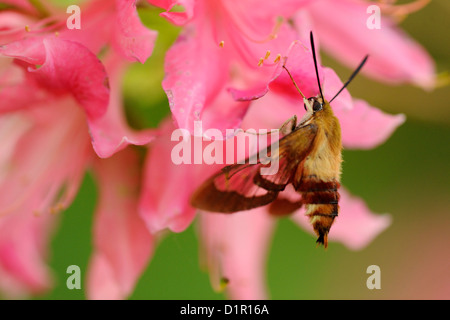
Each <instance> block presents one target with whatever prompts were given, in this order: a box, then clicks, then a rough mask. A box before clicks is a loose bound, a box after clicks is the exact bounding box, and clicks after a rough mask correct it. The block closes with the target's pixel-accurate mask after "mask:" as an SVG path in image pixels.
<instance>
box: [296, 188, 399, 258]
mask: <svg viewBox="0 0 450 320" xmlns="http://www.w3.org/2000/svg"><path fill="white" fill-rule="evenodd" d="M339 194H340V195H341V199H340V201H339V206H340V209H339V216H338V217H337V218H336V220H335V222H334V224H333V226H332V227H331V230H330V235H329V239H330V240H331V241H339V242H342V243H343V244H344V245H345V246H347V247H348V248H349V249H352V250H360V249H363V248H365V247H366V246H368V245H369V244H370V242H372V241H373V240H374V239H375V237H376V236H378V235H379V234H380V233H381V232H383V231H384V230H385V229H386V228H387V227H389V225H390V224H391V217H390V215H388V214H383V215H375V214H373V213H372V212H371V211H370V210H369V209H368V208H367V206H366V204H365V203H364V201H363V200H361V199H360V198H357V197H355V196H352V195H351V194H349V192H348V191H347V190H345V189H344V188H341V189H339ZM292 219H293V220H294V221H295V222H296V223H298V224H299V225H300V226H301V227H302V228H304V229H306V230H307V231H308V232H310V233H311V234H313V233H314V232H313V230H312V227H311V224H310V223H309V218H308V217H306V216H305V214H304V210H303V209H301V210H299V212H297V213H296V214H295V215H293V216H292Z"/></svg>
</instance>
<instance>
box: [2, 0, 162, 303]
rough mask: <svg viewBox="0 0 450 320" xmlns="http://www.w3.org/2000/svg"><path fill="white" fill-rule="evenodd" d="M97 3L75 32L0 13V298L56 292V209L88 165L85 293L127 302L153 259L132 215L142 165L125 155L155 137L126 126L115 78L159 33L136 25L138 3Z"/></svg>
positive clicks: (53, 20) (53, 22)
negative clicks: (91, 200)
mask: <svg viewBox="0 0 450 320" xmlns="http://www.w3.org/2000/svg"><path fill="white" fill-rule="evenodd" d="M102 4H103V5H105V4H106V3H105V1H95V2H91V3H89V4H88V5H89V7H86V10H85V11H83V13H84V14H86V16H88V17H89V16H91V17H94V16H96V17H98V19H90V20H89V19H88V20H86V24H83V25H82V29H81V30H80V31H79V32H78V33H77V32H76V31H74V30H72V31H67V30H66V29H64V27H65V18H66V15H64V16H58V14H57V13H55V15H54V16H53V17H50V18H45V19H44V20H39V18H37V16H38V14H36V13H35V12H34V11H33V10H30V12H29V13H28V15H24V14H19V13H15V14H14V15H10V13H9V12H2V13H0V16H3V15H8V16H9V17H10V18H11V20H10V22H11V24H9V25H6V26H5V27H3V28H2V31H1V32H0V34H1V33H6V34H7V35H8V36H10V38H8V40H10V41H9V42H2V45H1V46H0V57H1V58H2V59H1V60H0V83H1V87H2V90H1V91H0V123H1V125H2V126H1V129H0V140H1V141H2V144H1V146H0V149H1V150H0V154H1V156H0V191H1V195H0V208H1V209H0V277H1V281H0V290H2V291H4V292H5V293H6V294H8V295H27V294H30V293H31V294H36V293H40V292H42V291H43V290H46V289H49V288H50V287H51V271H50V270H49V269H48V267H47V266H46V259H47V256H48V252H47V250H48V248H47V247H48V241H49V239H50V236H51V233H52V231H53V230H54V228H55V227H56V226H57V222H58V220H59V218H60V217H59V216H58V215H56V214H55V213H57V212H59V211H61V210H63V209H65V208H66V207H67V206H68V205H70V203H71V202H72V200H73V198H74V196H75V194H76V192H77V190H78V188H79V185H80V183H81V180H82V178H83V176H84V173H85V171H86V170H87V169H89V168H93V169H94V171H95V173H96V176H97V178H98V181H99V187H100V201H99V204H98V207H97V212H96V220H95V226H94V238H95V241H94V255H93V257H92V261H91V264H90V269H89V280H88V284H87V288H88V289H87V294H88V296H89V297H90V298H94V299H96V298H102V299H104V298H116V299H117V298H124V297H126V296H128V295H129V294H130V293H131V291H132V289H133V288H134V284H135V282H136V281H137V278H138V277H139V275H140V274H141V272H142V271H143V269H144V268H145V266H146V264H147V262H148V260H149V259H150V257H151V255H152V249H153V245H154V239H153V237H152V236H151V235H150V233H149V232H148V230H147V229H146V227H145V224H143V223H142V221H141V219H140V218H139V216H138V214H137V196H138V189H139V183H140V181H139V171H138V168H139V167H138V159H137V155H136V154H135V152H134V151H133V150H132V149H130V148H126V147H127V145H129V144H137V145H142V144H146V143H148V142H149V141H150V140H151V139H152V138H153V136H154V132H153V131H143V132H134V131H133V130H131V129H130V128H129V127H128V125H127V123H126V121H125V118H124V115H123V110H122V104H121V78H122V74H123V72H124V70H125V69H126V67H127V66H128V64H129V62H128V61H140V62H144V61H145V60H146V59H147V58H148V57H149V56H150V54H151V51H152V49H153V41H154V38H155V33H154V32H153V31H150V30H148V29H146V28H145V27H144V26H143V25H142V24H141V23H140V21H139V18H138V16H137V13H136V10H135V4H134V1H128V0H123V1H122V0H118V1H116V2H115V5H114V6H107V8H108V10H104V7H103V6H102ZM108 4H109V2H108ZM25 11H26V12H28V11H27V10H25ZM96 13H97V14H96ZM22 16H23V20H22ZM60 18H61V20H59V19H60ZM0 19H2V18H0ZM2 21H4V20H2ZM22 21H28V22H29V23H30V24H29V25H28V27H27V29H28V30H30V31H28V32H25V31H23V30H25V26H24V25H22V26H20V24H21V23H22ZM63 22H64V24H63ZM19 27H20V28H19ZM19 29H20V30H19ZM93 29H95V31H98V33H96V32H93ZM56 31H57V33H54V32H56ZM3 39H4V38H2V40H3ZM107 45H110V46H111V47H110V48H112V50H111V49H110V50H109V52H108V53H106V54H105V53H104V54H103V60H102V61H100V60H99V59H98V58H97V54H98V53H99V50H100V49H101V48H103V47H105V46H107ZM124 149H125V150H124ZM99 157H100V158H106V157H110V158H109V159H100V158H99ZM118 168H120V170H119V169H118ZM112 230H114V231H113V232H114V234H115V237H114V238H113V239H111V238H110V237H109V232H111V231H112Z"/></svg>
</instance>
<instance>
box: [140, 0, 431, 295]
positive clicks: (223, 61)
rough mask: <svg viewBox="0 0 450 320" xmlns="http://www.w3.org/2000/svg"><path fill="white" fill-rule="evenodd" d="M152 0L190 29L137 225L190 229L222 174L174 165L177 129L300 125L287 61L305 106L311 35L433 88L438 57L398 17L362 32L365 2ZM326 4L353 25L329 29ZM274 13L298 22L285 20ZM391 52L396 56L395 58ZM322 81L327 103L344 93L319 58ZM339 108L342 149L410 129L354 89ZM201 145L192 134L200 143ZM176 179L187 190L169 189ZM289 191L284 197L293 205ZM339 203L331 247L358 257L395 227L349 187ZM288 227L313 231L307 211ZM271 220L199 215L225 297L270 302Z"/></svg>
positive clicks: (384, 76) (378, 72)
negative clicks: (199, 195) (204, 191)
mask: <svg viewBox="0 0 450 320" xmlns="http://www.w3.org/2000/svg"><path fill="white" fill-rule="evenodd" d="M149 2H150V3H153V4H155V5H159V6H161V7H163V8H164V9H166V10H167V12H164V13H163V14H162V16H164V17H166V18H167V19H168V20H169V21H172V22H173V23H175V24H179V25H183V26H184V30H183V32H182V34H181V35H180V37H179V38H178V40H177V41H176V43H175V44H174V45H173V47H172V48H171V49H170V50H169V52H168V54H167V56H166V64H165V70H166V77H165V80H164V82H163V88H164V89H165V90H166V93H167V97H168V100H169V104H170V108H171V111H172V116H173V120H174V123H171V121H170V120H167V121H166V122H164V124H163V125H162V126H161V128H160V129H161V135H160V136H159V137H158V138H157V139H156V140H155V141H154V142H153V143H152V146H151V148H150V152H149V154H148V158H147V162H146V175H145V180H144V189H143V193H142V196H141V203H140V213H141V216H142V217H143V218H144V220H145V221H146V223H147V225H148V227H149V228H150V230H152V231H154V232H156V231H159V230H163V229H166V228H168V229H170V230H172V231H174V232H181V231H183V230H184V229H185V228H187V227H188V226H189V225H190V223H192V221H193V219H194V218H195V216H196V215H195V212H196V210H195V209H194V208H192V207H191V206H190V205H189V202H188V199H189V198H190V196H191V195H192V193H193V191H194V190H195V189H196V188H197V187H198V186H199V185H200V184H201V183H202V182H203V181H205V179H206V178H208V177H209V176H210V174H211V171H215V170H217V168H218V167H219V166H217V165H215V166H208V165H203V166H201V165H188V164H181V165H176V164H174V163H172V162H171V161H170V157H171V151H172V150H173V142H172V144H171V142H170V140H171V133H172V132H173V130H174V129H176V128H177V127H179V128H183V129H187V130H188V132H190V133H191V134H193V133H194V131H195V130H194V126H195V120H201V121H202V124H204V127H205V128H218V129H220V130H222V132H225V128H237V127H242V128H243V129H249V128H253V129H270V128H279V127H280V126H281V124H282V123H283V122H284V121H285V120H286V119H289V118H290V117H292V116H293V115H297V116H300V117H301V116H302V113H303V112H304V111H303V110H302V109H303V107H302V101H301V99H300V98H299V94H298V92H296V90H295V87H294V86H293V84H292V82H291V80H290V78H289V77H288V75H287V74H286V73H285V72H284V71H283V70H282V68H281V63H283V61H284V58H286V59H287V61H286V66H287V67H288V69H289V70H290V71H291V73H292V74H293V77H294V79H295V80H296V83H297V84H298V85H299V87H300V88H301V90H302V92H304V94H305V95H306V96H307V97H310V96H316V95H317V94H318V87H317V80H316V75H315V72H314V68H313V61H312V54H311V47H310V46H309V43H308V41H307V40H306V39H307V37H308V36H309V32H310V30H313V31H314V34H315V36H316V42H317V43H316V45H317V46H320V48H324V50H327V49H328V51H329V53H331V54H333V55H334V56H335V57H336V58H338V59H340V60H342V61H343V62H344V63H346V64H347V65H349V66H351V67H352V68H354V67H356V66H357V64H358V63H359V62H360V60H361V59H362V57H363V56H364V55H366V54H369V56H370V58H369V62H368V64H367V68H366V67H364V68H363V70H365V71H364V73H365V74H367V75H368V76H371V77H374V78H376V79H378V80H381V81H386V82H389V83H402V82H409V83H413V84H417V85H419V86H422V87H424V88H430V87H431V86H432V85H433V83H434V82H433V81H434V67H433V63H432V60H431V58H430V57H429V55H428V54H427V53H426V52H425V50H424V49H423V48H421V47H420V45H418V44H417V43H415V42H414V41H413V40H412V39H411V38H410V37H409V36H407V35H406V34H405V33H404V32H402V31H401V30H400V29H399V28H398V27H397V26H396V25H395V21H394V19H391V18H390V17H388V16H384V17H383V20H382V24H383V26H384V27H383V29H381V30H379V31H378V30H377V31H376V32H374V33H372V34H369V33H368V32H366V30H360V29H362V28H366V19H367V13H366V8H367V5H368V2H366V1H358V0H352V1H350V0H342V1H341V0H339V1H323V2H321V3H320V4H319V2H320V1H316V2H313V1H282V3H277V4H276V6H275V5H274V4H271V3H270V4H269V3H268V2H265V3H261V2H258V3H257V4H256V3H255V2H254V1H239V2H237V1H236V2H233V1H226V2H225V1H217V2H215V3H214V4H212V3H211V2H208V1H196V2H193V1H149ZM174 5H183V6H184V8H185V11H184V12H171V11H170V9H171V8H172V7H173V6H174ZM327 5H329V6H331V7H332V8H335V10H333V11H332V12H333V13H334V16H333V18H335V20H337V21H341V22H343V24H342V25H344V26H345V28H341V26H338V25H337V24H336V25H333V24H331V22H326V21H324V20H325V14H327V12H328V13H329V12H330V11H329V9H326V7H327ZM341 9H342V10H341ZM362 9H363V11H361V10H362ZM361 12H362V13H361ZM278 15H279V16H281V17H283V18H290V19H291V21H293V23H291V24H287V23H284V22H282V21H285V20H277V19H276V18H275V17H276V16H278ZM363 17H365V19H364V20H362V19H363ZM271 18H272V19H271ZM329 18H330V17H329V16H328V17H327V19H328V20H330V19H329ZM335 20H334V21H335ZM344 22H345V23H344ZM361 23H363V24H362V25H361ZM366 29H367V28H366ZM316 30H317V32H316ZM369 31H371V30H369ZM372 40H375V41H374V42H372ZM355 48H356V50H354V51H353V52H352V54H351V55H350V54H349V52H350V51H352V50H353V49H355ZM386 48H389V50H386ZM391 50H394V51H396V54H390V52H391ZM269 57H270V59H269ZM280 61H281V62H280ZM211 65H214V67H215V68H214V72H212V71H211V68H210V66H211ZM411 65H413V66H415V67H417V68H411ZM319 80H320V82H321V84H322V88H323V93H324V97H325V99H327V100H330V99H331V98H332V97H333V96H334V95H335V94H336V93H337V91H338V90H339V89H340V88H341V87H342V85H343V84H342V82H341V80H340V79H339V78H338V76H337V75H336V73H335V72H334V71H333V70H332V69H329V68H325V67H322V66H320V58H319ZM332 108H333V111H334V113H335V114H336V116H337V117H338V118H339V120H340V122H341V127H342V140H343V145H344V147H345V148H360V149H369V148H374V147H376V146H378V145H380V144H382V143H383V142H384V141H385V140H386V139H387V138H388V137H389V136H390V135H391V134H392V132H393V131H394V130H395V128H397V127H398V126H399V125H400V124H401V123H403V122H404V120H405V117H404V116H403V115H395V116H392V115H388V114H385V113H383V112H382V111H380V110H378V109H376V108H374V107H372V106H370V105H369V104H368V103H367V102H365V101H364V100H360V99H355V98H352V97H351V96H350V94H349V92H348V91H347V90H344V91H343V92H342V93H341V94H340V95H339V96H338V97H337V98H336V99H335V100H334V101H333V103H332ZM199 138H201V137H196V136H193V137H192V140H195V139H199ZM210 143H218V142H217V141H214V142H210ZM224 143H225V144H226V143H227V142H224ZM193 144H195V142H193ZM157 177H165V178H166V179H160V180H159V181H160V183H158V186H157V187H155V186H154V184H153V181H155V179H156V178H157ZM172 177H177V179H179V183H172V182H171V180H170V178H172ZM177 181H178V180H177ZM185 181H189V183H188V184H186V183H185ZM181 183H183V184H184V188H182V189H180V188H179V184H181ZM292 192H293V190H289V189H287V190H286V192H285V196H287V197H288V196H289V193H292ZM340 194H341V201H340V207H341V209H340V212H341V214H340V216H339V218H338V219H337V220H336V221H335V223H334V225H333V229H332V230H331V232H330V235H329V239H330V240H331V241H340V242H342V243H343V244H344V245H346V246H347V247H348V248H350V249H353V250H357V249H361V248H364V247H365V246H367V245H368V244H369V243H370V242H371V241H372V240H373V239H374V237H376V236H377V235H378V234H379V233H380V232H382V231H383V230H384V229H386V228H387V227H388V226H389V224H390V216H389V215H387V214H384V215H375V214H373V213H371V212H370V210H369V209H368V208H367V206H366V205H365V204H364V202H363V201H362V200H361V199H359V198H357V197H355V196H353V195H351V194H350V193H349V192H348V191H347V190H346V189H345V188H341V189H340ZM292 220H293V221H294V222H295V223H297V224H298V225H299V226H301V227H302V228H305V229H306V230H307V231H308V232H311V233H312V228H311V226H310V225H309V223H308V221H307V217H305V216H304V211H303V210H302V209H300V210H298V211H297V212H295V213H294V214H293V215H292ZM275 222H276V217H274V216H273V215H271V214H270V213H269V210H268V208H267V207H261V208H256V209H253V210H250V211H247V212H240V213H234V214H231V215H221V214H218V213H206V212H202V213H200V215H199V233H200V245H201V249H202V252H201V253H202V255H201V258H202V259H201V261H202V263H203V265H204V266H205V267H206V268H208V269H209V271H210V274H211V281H212V284H213V286H214V287H215V288H217V289H220V288H221V287H223V284H224V283H228V285H227V286H226V288H227V293H228V296H229V297H231V298H234V299H264V298H267V297H268V292H267V288H266V285H265V280H264V279H265V272H264V264H265V259H266V253H267V247H268V245H269V242H270V238H271V234H272V230H273V228H274V224H275Z"/></svg>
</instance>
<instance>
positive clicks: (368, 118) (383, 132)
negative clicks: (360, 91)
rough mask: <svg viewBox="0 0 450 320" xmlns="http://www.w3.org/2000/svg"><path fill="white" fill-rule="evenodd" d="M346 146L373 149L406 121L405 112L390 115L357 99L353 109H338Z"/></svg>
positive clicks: (337, 114)
mask: <svg viewBox="0 0 450 320" xmlns="http://www.w3.org/2000/svg"><path fill="white" fill-rule="evenodd" d="M335 113H336V116H337V117H338V118H339V121H340V123H341V130H342V143H343V145H344V147H345V148H359V149H371V148H374V147H376V146H378V145H380V144H382V143H384V142H385V141H386V140H387V139H388V138H389V137H390V136H391V135H392V133H393V132H394V130H395V129H396V128H397V127H398V126H400V125H401V124H402V123H403V122H405V116H404V115H403V114H398V115H390V114H387V113H384V112H383V111H381V110H380V109H377V108H374V107H372V106H370V105H369V104H368V103H367V102H365V101H364V100H355V101H354V108H353V109H352V110H342V109H341V110H337V111H336V112H335Z"/></svg>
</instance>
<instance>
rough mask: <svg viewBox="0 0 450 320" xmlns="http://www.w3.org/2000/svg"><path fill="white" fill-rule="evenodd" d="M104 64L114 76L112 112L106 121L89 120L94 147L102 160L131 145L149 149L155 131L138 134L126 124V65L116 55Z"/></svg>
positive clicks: (111, 80) (110, 105) (111, 86)
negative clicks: (124, 78) (144, 146)
mask: <svg viewBox="0 0 450 320" xmlns="http://www.w3.org/2000/svg"><path fill="white" fill-rule="evenodd" d="M104 60H105V65H106V66H107V68H108V74H109V75H110V91H111V96H110V99H109V105H108V109H107V111H106V113H105V114H104V115H103V116H102V117H99V118H95V119H88V124H89V131H90V134H91V138H92V145H93V147H94V150H95V152H96V153H97V155H98V156H99V157H101V158H107V157H110V156H111V155H112V154H114V153H116V152H118V151H120V150H122V149H123V148H125V147H126V146H127V145H129V144H134V145H145V144H147V143H149V142H150V141H151V140H152V139H153V138H154V131H153V130H144V131H141V132H136V131H134V130H132V129H131V128H130V127H129V126H128V124H127V122H126V119H125V115H124V114H123V113H124V111H123V105H122V100H123V99H122V79H123V73H124V69H125V64H124V63H123V61H122V60H121V59H120V58H119V57H118V56H117V55H114V54H112V55H111V56H109V57H107V58H105V59H104Z"/></svg>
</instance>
